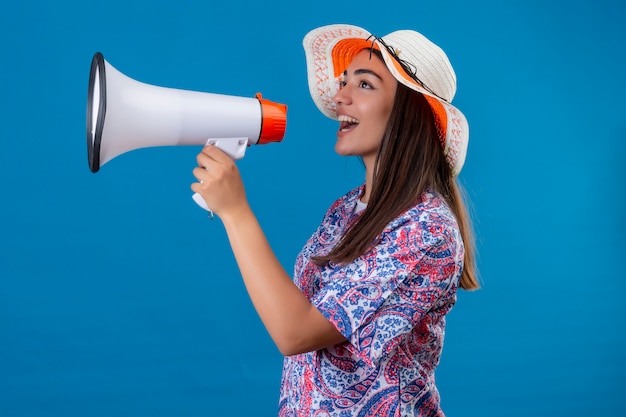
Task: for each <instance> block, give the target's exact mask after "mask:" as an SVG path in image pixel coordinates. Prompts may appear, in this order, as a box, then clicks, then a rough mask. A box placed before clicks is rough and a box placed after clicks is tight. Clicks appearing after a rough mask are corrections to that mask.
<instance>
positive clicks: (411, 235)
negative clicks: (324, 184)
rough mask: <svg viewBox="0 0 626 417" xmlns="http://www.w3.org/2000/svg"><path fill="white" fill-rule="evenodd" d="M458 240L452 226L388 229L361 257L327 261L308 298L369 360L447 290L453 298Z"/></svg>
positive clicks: (417, 225)
mask: <svg viewBox="0 0 626 417" xmlns="http://www.w3.org/2000/svg"><path fill="white" fill-rule="evenodd" d="M459 242H460V238H459V236H458V233H457V232H456V230H454V229H451V228H449V227H446V226H445V225H439V224H435V223H432V222H429V221H422V222H418V221H415V222H409V223H408V224H404V225H402V226H401V227H399V228H396V229H393V230H387V231H386V232H384V233H383V235H382V236H381V239H380V241H379V243H378V244H377V245H376V246H375V247H374V248H373V249H372V250H370V251H369V252H368V253H367V254H365V255H364V256H362V257H360V258H358V259H356V260H355V261H354V262H352V263H350V264H348V265H345V266H341V267H339V266H336V265H329V266H328V268H329V271H330V272H329V274H328V279H325V280H324V281H325V284H324V285H323V286H322V288H320V290H319V291H318V292H317V293H316V294H315V296H314V297H313V299H312V300H311V302H312V303H313V304H314V305H315V306H316V307H317V308H318V310H319V311H320V312H321V313H322V314H323V315H324V316H325V317H326V318H327V319H328V320H329V321H330V322H332V323H333V324H334V325H335V327H336V328H337V329H338V330H339V331H340V332H341V333H342V334H343V335H344V336H345V337H346V339H348V341H349V343H350V346H349V347H348V348H349V349H351V350H354V352H355V353H358V355H359V356H361V357H362V358H363V359H365V360H366V361H368V362H374V361H375V360H376V358H380V357H381V356H382V355H384V353H385V352H386V351H389V350H390V349H393V348H394V346H395V345H396V344H397V343H399V341H400V340H401V339H402V338H403V337H404V336H406V335H407V334H409V333H410V332H411V331H412V329H413V328H415V327H416V326H417V325H418V324H419V323H420V321H422V319H423V318H424V316H425V315H426V314H427V312H428V311H429V310H431V309H433V308H435V307H436V306H437V305H438V304H439V303H441V302H442V300H445V298H446V296H447V295H446V294H448V293H450V294H452V296H453V294H454V290H455V285H456V284H455V282H458V278H459V277H460V271H461V269H462V256H460V254H459V252H462V249H461V248H459V245H461V246H462V244H460V243H459Z"/></svg>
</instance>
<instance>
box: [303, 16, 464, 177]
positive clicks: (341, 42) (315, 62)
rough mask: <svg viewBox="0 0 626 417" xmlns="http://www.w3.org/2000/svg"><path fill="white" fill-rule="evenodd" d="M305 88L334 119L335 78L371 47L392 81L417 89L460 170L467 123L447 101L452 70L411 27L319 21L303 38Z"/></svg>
mask: <svg viewBox="0 0 626 417" xmlns="http://www.w3.org/2000/svg"><path fill="white" fill-rule="evenodd" d="M302 43H303V45H304V51H305V55H306V65H307V74H308V82H309V91H310V92H311V97H312V98H313V102H314V103H315V105H316V106H317V107H318V108H319V109H320V111H321V112H322V113H323V114H325V115H326V116H328V117H330V118H332V119H336V118H337V113H336V107H335V102H334V101H333V97H334V96H335V94H337V91H338V89H339V84H338V79H339V77H340V76H341V75H342V74H343V72H344V71H345V70H346V68H347V67H348V65H349V64H350V62H351V61H352V58H354V56H355V55H356V54H358V53H359V52H360V51H362V50H363V49H371V48H374V49H377V50H379V51H380V52H381V54H382V57H383V59H384V61H385V65H386V66H387V68H388V69H389V71H390V72H391V74H392V75H393V76H394V78H395V79H396V80H398V82H400V83H402V84H403V85H405V86H407V87H409V88H410V89H412V90H415V91H417V92H419V93H422V94H423V95H424V97H425V98H426V100H427V101H428V103H429V104H430V107H431V108H432V112H433V115H434V118H435V124H436V126H437V132H438V134H439V139H440V142H441V145H442V147H443V150H444V155H445V157H446V160H447V162H448V165H450V169H451V170H452V175H453V176H456V175H458V174H459V172H461V168H462V167H463V163H464V162H465V156H466V154H467V145H468V140H469V126H468V124H467V120H466V119H465V116H464V115H463V113H461V112H460V111H459V110H458V109H457V108H456V107H454V106H453V105H452V104H450V103H451V102H452V99H453V98H454V94H455V93H456V75H455V73H454V70H453V69H452V65H451V64H450V61H449V60H448V57H447V56H446V54H445V52H444V51H443V50H442V49H441V48H440V47H438V46H437V45H435V44H434V43H432V42H431V41H430V40H428V39H427V38H426V37H424V35H422V34H420V33H418V32H415V31H413V30H398V31H395V32H392V33H390V34H388V35H385V36H383V37H382V38H379V37H376V36H374V35H372V34H371V33H369V32H368V31H367V30H365V29H362V28H360V27H358V26H352V25H345V24H336V25H328V26H322V27H319V28H317V29H314V30H312V31H310V32H309V33H307V34H306V36H305V37H304V40H303V42H302Z"/></svg>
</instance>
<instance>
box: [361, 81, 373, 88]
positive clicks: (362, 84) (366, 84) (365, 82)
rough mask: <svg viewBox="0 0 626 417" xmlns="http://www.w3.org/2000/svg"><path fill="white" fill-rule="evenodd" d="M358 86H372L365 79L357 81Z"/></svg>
mask: <svg viewBox="0 0 626 417" xmlns="http://www.w3.org/2000/svg"><path fill="white" fill-rule="evenodd" d="M359 87H360V88H372V86H371V85H370V83H368V82H367V81H360V82H359Z"/></svg>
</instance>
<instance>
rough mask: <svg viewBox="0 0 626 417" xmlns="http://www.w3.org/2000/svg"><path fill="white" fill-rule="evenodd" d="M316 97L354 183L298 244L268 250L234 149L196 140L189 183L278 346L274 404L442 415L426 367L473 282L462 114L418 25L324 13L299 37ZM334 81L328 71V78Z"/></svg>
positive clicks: (305, 412) (329, 412)
mask: <svg viewBox="0 0 626 417" xmlns="http://www.w3.org/2000/svg"><path fill="white" fill-rule="evenodd" d="M304 47H305V51H306V58H307V69H308V75H309V87H310V91H311V94H312V97H313V100H314V102H315V103H316V105H317V106H318V108H319V109H320V110H321V111H322V112H323V113H324V114H325V115H327V116H329V117H333V118H336V119H337V120H338V121H339V130H338V132H337V142H336V144H335V151H336V152H337V153H339V154H340V155H355V156H359V157H360V158H361V159H362V161H363V164H364V166H365V182H364V183H363V184H361V185H359V186H358V187H356V188H355V189H353V190H351V191H350V192H348V193H347V194H346V195H344V196H343V197H341V198H339V199H338V200H337V201H336V202H335V203H334V204H333V205H332V206H331V207H330V209H329V210H328V212H327V213H326V215H325V217H324V218H323V220H322V223H321V225H320V226H319V228H318V229H317V231H316V232H315V233H314V234H313V236H312V237H311V238H310V239H309V241H308V242H307V243H306V245H305V247H304V249H303V250H302V252H301V253H300V254H299V256H298V258H297V261H296V266H295V272H294V279H293V281H292V279H291V278H290V277H289V275H288V274H287V273H286V272H285V270H284V269H283V268H282V267H281V265H280V264H279V262H278V260H277V258H276V256H275V255H274V254H273V252H272V249H271V248H270V246H269V244H268V242H267V241H266V238H265V235H264V234H263V232H262V230H261V227H260V226H259V224H258V222H257V220H256V218H255V216H254V214H253V213H252V211H251V209H250V207H249V205H248V203H247V200H246V197H245V191H244V187H243V184H242V181H241V179H240V176H239V173H238V170H237V167H236V165H235V164H234V163H233V161H232V160H231V159H230V158H229V157H228V156H226V155H225V154H224V153H223V152H221V151H220V150H219V149H217V148H215V147H210V146H209V147H206V148H204V149H203V151H202V152H201V153H200V154H199V155H198V158H197V160H198V165H199V167H198V168H196V169H194V175H195V176H196V178H197V179H198V182H196V183H194V184H193V185H192V190H193V191H195V192H198V193H200V194H201V195H202V197H203V198H204V199H205V200H206V202H207V205H208V206H209V207H211V209H212V210H213V211H214V212H215V214H217V215H218V216H220V218H221V219H222V221H223V224H224V226H225V228H226V231H227V234H228V238H229V241H230V244H231V246H232V249H233V252H234V254H235V257H236V260H237V263H238V266H239V268H240V271H241V274H242V276H243V279H244V282H245V285H246V288H247V291H248V293H249V295H250V298H251V299H252V302H253V304H254V306H255V308H256V310H257V312H258V314H259V316H260V317H261V320H262V321H263V323H264V325H265V327H266V328H267V330H268V332H269V334H270V335H271V337H272V339H273V340H274V342H275V343H276V345H277V347H278V348H279V350H280V351H281V352H282V353H283V354H284V355H285V362H284V367H283V379H282V384H281V393H280V402H279V415H281V416H312V415H315V416H335V415H337V416H339V415H341V416H357V415H358V416H443V412H442V410H441V406H440V400H439V393H438V391H437V388H436V385H435V377H434V371H435V368H436V366H437V365H438V363H439V358H440V354H441V349H442V346H443V335H444V327H445V315H446V314H447V313H448V311H450V309H451V308H452V306H453V305H454V303H455V301H456V289H457V288H458V287H459V286H460V287H461V288H464V289H476V288H478V282H477V280H476V277H475V272H474V260H473V242H472V233H471V230H470V226H469V221H468V218H467V215H466V212H465V209H464V205H463V201H462V198H461V196H460V193H459V190H458V188H457V185H456V183H455V176H456V175H457V174H458V173H459V171H460V169H461V167H462V165H463V162H464V159H465V151H466V147H467V138H468V128H467V123H466V121H465V118H464V117H463V115H462V114H461V113H460V112H459V111H458V110H457V109H456V108H454V107H453V106H452V105H450V101H451V100H452V97H453V96H454V92H455V90H456V79H455V75H454V71H453V70H452V67H451V65H450V63H449V61H448V59H447V57H446V55H445V53H444V52H443V51H442V50H441V49H440V48H438V47H437V46H436V45H434V44H433V43H432V42H430V41H429V40H427V39H426V38H424V37H423V36H422V35H420V34H419V33H417V32H413V31H397V32H393V33H391V34H389V35H387V36H385V37H383V38H377V37H374V36H372V35H370V34H369V33H368V32H367V31H365V30H364V29H361V28H358V27H356V26H350V25H330V26H324V27H321V28H318V29H315V30H313V31H311V32H309V33H308V34H307V35H306V37H305V38H304ZM336 80H337V81H338V82H337V84H336V83H335V81H336Z"/></svg>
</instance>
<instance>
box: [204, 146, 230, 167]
mask: <svg viewBox="0 0 626 417" xmlns="http://www.w3.org/2000/svg"><path fill="white" fill-rule="evenodd" d="M202 153H204V154H205V155H207V156H209V157H210V158H211V159H213V160H214V161H216V162H218V163H221V164H227V163H230V162H232V159H231V157H230V156H228V154H227V153H226V152H224V151H223V150H221V149H220V148H219V147H218V146H215V145H207V146H205V147H204V148H202Z"/></svg>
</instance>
